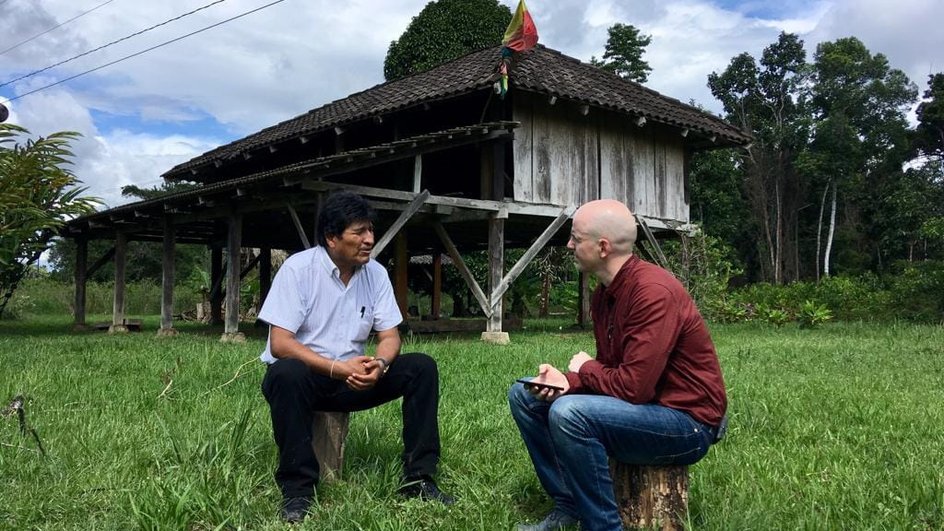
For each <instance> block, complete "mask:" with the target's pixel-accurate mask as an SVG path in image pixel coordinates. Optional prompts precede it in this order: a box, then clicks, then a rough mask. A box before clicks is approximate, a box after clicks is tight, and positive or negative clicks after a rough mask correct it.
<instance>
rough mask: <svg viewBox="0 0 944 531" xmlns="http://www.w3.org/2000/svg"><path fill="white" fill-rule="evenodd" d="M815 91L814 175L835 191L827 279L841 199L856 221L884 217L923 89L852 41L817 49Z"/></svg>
mask: <svg viewBox="0 0 944 531" xmlns="http://www.w3.org/2000/svg"><path fill="white" fill-rule="evenodd" d="M811 90H812V98H811V104H812V108H813V111H814V113H815V117H816V118H817V125H816V127H815V129H814V133H813V134H814V140H813V144H812V146H811V149H812V151H813V155H812V156H811V160H812V161H813V164H811V165H810V166H809V168H810V169H811V171H812V172H813V173H814V174H815V175H816V176H817V177H818V178H819V180H820V181H821V182H824V183H825V185H824V186H825V188H826V189H827V190H829V197H830V216H829V219H830V223H829V231H828V234H827V240H826V250H825V253H824V254H823V256H822V260H823V273H824V274H825V275H829V274H830V261H831V256H832V255H831V250H832V242H833V237H834V234H835V233H836V224H837V223H838V222H839V220H838V219H837V214H838V212H839V198H840V193H842V194H843V195H844V196H848V199H849V201H848V202H847V206H848V207H849V208H848V209H847V210H848V211H849V212H851V213H852V214H853V215H852V216H850V220H854V219H858V217H859V216H860V215H864V216H865V217H867V218H868V217H871V215H873V214H874V213H875V212H876V211H877V210H878V208H879V205H880V204H881V203H882V201H883V199H882V198H881V197H880V196H878V195H877V193H876V192H877V190H879V189H882V188H883V187H882V186H881V183H882V180H883V179H886V178H888V177H889V176H890V175H892V174H895V173H898V172H899V171H900V167H901V165H902V163H904V162H905V160H906V159H907V156H908V145H907V121H906V119H905V112H907V110H908V109H909V108H910V106H911V104H912V103H913V102H914V101H915V99H916V98H917V88H916V87H915V86H914V84H913V83H911V82H910V81H909V80H908V77H907V76H906V75H905V74H904V72H902V71H901V70H898V69H894V68H891V67H890V66H889V64H888V60H887V58H886V57H885V56H884V55H883V54H881V53H877V54H874V55H873V54H872V53H871V52H870V51H869V50H868V49H867V48H866V46H865V45H864V44H863V43H862V41H860V40H859V39H857V38H855V37H846V38H842V39H837V40H836V41H833V42H824V43H820V44H819V45H818V46H817V47H816V53H815V54H814V63H813V84H812V85H811ZM824 194H825V192H824ZM849 226H850V228H853V227H852V225H851V224H850V225H849ZM861 236H864V235H860V236H859V237H860V238H861ZM879 254H880V250H879Z"/></svg>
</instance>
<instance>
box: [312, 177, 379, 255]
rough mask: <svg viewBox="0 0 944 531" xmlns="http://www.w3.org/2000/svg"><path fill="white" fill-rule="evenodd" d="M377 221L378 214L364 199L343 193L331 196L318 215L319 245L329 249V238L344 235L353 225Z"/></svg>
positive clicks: (350, 193) (349, 193)
mask: <svg viewBox="0 0 944 531" xmlns="http://www.w3.org/2000/svg"><path fill="white" fill-rule="evenodd" d="M375 219H377V213H376V212H374V209H373V207H371V206H370V203H368V202H367V200H366V199H364V198H363V197H361V196H359V195H357V194H355V193H353V192H343V191H342V192H336V193H334V194H331V195H330V196H328V200H327V201H325V202H324V205H322V206H321V212H320V213H319V214H318V245H320V246H322V247H325V248H327V247H328V238H330V237H332V236H340V235H342V234H344V231H345V230H347V228H348V227H350V226H351V224H352V223H356V222H358V221H369V222H370V223H373V222H374V220H375Z"/></svg>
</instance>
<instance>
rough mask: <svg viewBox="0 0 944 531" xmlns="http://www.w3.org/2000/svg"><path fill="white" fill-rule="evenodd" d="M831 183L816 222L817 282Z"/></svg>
mask: <svg viewBox="0 0 944 531" xmlns="http://www.w3.org/2000/svg"><path fill="white" fill-rule="evenodd" d="M829 184H830V181H826V187H825V188H823V198H822V199H821V200H820V202H819V218H817V220H816V281H817V282H819V257H820V251H821V250H822V240H823V212H825V211H826V194H828V193H829Z"/></svg>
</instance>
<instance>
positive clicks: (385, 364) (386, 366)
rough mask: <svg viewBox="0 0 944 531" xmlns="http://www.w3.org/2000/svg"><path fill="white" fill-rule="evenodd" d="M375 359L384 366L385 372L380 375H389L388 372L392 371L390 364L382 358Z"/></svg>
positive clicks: (382, 371)
mask: <svg viewBox="0 0 944 531" xmlns="http://www.w3.org/2000/svg"><path fill="white" fill-rule="evenodd" d="M374 359H375V360H377V361H378V362H380V363H382V364H383V370H381V371H380V375H381V376H383V375H385V374H387V371H389V370H390V362H389V361H387V360H385V359H383V358H381V357H380V356H377V357H375V358H374Z"/></svg>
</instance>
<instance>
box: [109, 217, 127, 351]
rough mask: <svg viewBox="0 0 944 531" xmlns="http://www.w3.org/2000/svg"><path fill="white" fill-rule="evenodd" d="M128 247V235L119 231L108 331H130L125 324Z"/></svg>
mask: <svg viewBox="0 0 944 531" xmlns="http://www.w3.org/2000/svg"><path fill="white" fill-rule="evenodd" d="M127 249H128V237H127V236H126V235H125V233H123V232H121V231H119V232H118V233H117V234H116V235H115V298H114V305H113V306H112V315H111V326H110V327H109V328H108V333H110V334H119V333H124V332H127V331H128V327H127V326H125V255H126V254H127V253H126V251H127Z"/></svg>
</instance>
